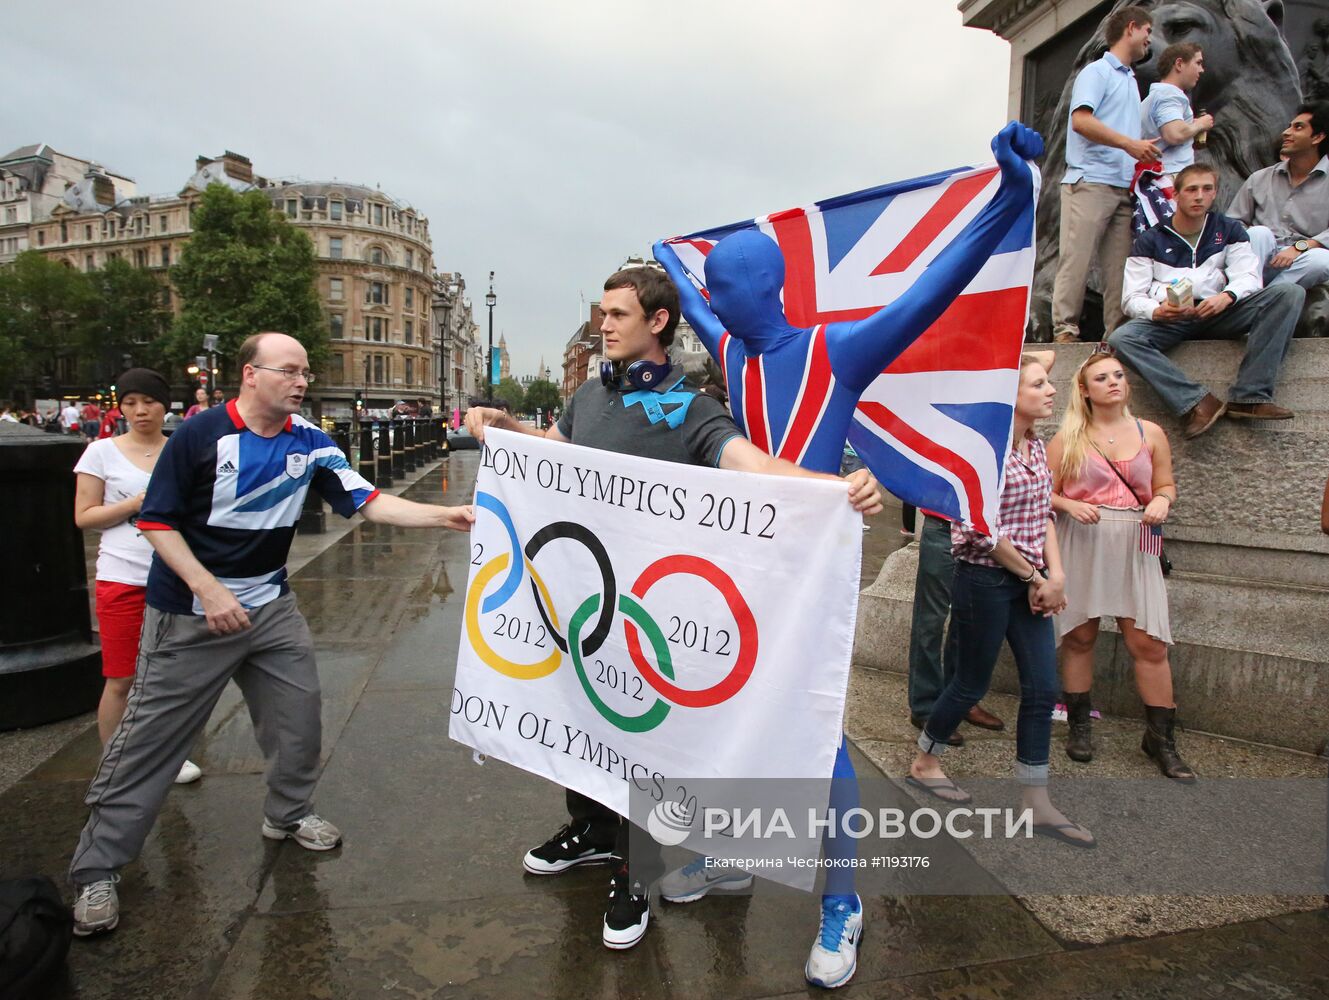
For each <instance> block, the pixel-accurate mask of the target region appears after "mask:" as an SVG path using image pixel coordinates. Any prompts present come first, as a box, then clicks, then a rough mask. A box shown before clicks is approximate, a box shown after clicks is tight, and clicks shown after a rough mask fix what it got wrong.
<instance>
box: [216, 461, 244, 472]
mask: <svg viewBox="0 0 1329 1000" xmlns="http://www.w3.org/2000/svg"><path fill="white" fill-rule="evenodd" d="M239 471H240V470H239V469H237V468H236V467H235V463H234V462H232V461H231V460H230V459H229V458H228V459H227V460H226V462H225V464H223V465H222V467H221V468H220V469H218V470H217V475H219V476H221V475H225V474H226V473H230V474H231V475H235V474H236V473H237V472H239Z"/></svg>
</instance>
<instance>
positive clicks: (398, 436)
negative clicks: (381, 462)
mask: <svg viewBox="0 0 1329 1000" xmlns="http://www.w3.org/2000/svg"><path fill="white" fill-rule="evenodd" d="M405 437H406V436H405V435H404V434H403V433H402V428H401V421H400V420H398V421H395V422H389V427H388V438H389V449H390V450H389V452H388V454H389V455H390V456H391V457H390V459H389V461H390V462H391V463H392V475H393V477H394V478H396V479H404V478H405V477H406V440H405ZM379 444H380V445H381V444H382V439H381V438H380V439H379Z"/></svg>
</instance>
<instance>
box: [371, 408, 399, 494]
mask: <svg viewBox="0 0 1329 1000" xmlns="http://www.w3.org/2000/svg"><path fill="white" fill-rule="evenodd" d="M394 465H395V463H394V462H393V461H392V430H391V428H389V427H388V425H387V422H386V421H385V422H383V423H380V424H379V425H378V477H377V482H376V483H375V485H377V486H380V487H383V486H391V485H392V476H393V472H394ZM397 475H399V476H400V475H401V473H400V472H398V473H397Z"/></svg>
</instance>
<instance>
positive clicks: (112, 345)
mask: <svg viewBox="0 0 1329 1000" xmlns="http://www.w3.org/2000/svg"><path fill="white" fill-rule="evenodd" d="M87 278H88V281H89V283H90V285H91V286H92V290H93V312H92V314H91V315H90V316H89V318H88V322H87V323H85V324H83V327H82V333H83V340H84V352H83V356H84V359H85V361H86V362H87V364H88V367H89V368H90V375H91V378H92V381H93V382H94V383H95V384H103V383H107V382H110V381H112V380H113V379H114V378H115V376H116V375H117V374H119V373H120V372H121V371H123V370H124V369H125V368H127V367H129V366H130V365H154V366H155V365H160V364H161V362H162V360H163V358H162V349H163V346H164V345H163V344H162V343H161V341H160V338H161V335H162V332H163V331H164V330H165V329H166V323H167V316H168V314H167V312H166V310H165V309H164V308H163V306H162V288H163V286H162V284H161V282H159V281H158V280H157V279H156V278H154V277H153V276H152V274H151V273H150V272H148V271H147V270H144V269H143V268H138V267H133V266H131V265H129V264H127V263H125V262H124V261H123V260H121V259H120V258H118V257H113V258H111V259H110V260H108V261H107V262H106V266H105V267H104V268H102V269H101V270H100V271H93V272H92V273H91V274H89V275H88V276H87ZM126 362H128V363H126Z"/></svg>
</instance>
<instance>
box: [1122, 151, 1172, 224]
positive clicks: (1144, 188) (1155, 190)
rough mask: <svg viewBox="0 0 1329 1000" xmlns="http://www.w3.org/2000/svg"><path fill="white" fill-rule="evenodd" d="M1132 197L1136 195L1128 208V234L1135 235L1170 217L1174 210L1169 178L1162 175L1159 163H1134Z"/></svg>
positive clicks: (1161, 165)
mask: <svg viewBox="0 0 1329 1000" xmlns="http://www.w3.org/2000/svg"><path fill="white" fill-rule="evenodd" d="M1131 194H1132V195H1134V196H1135V202H1134V204H1133V205H1132V207H1131V232H1133V233H1134V234H1135V235H1136V236H1139V235H1140V234H1141V233H1143V232H1144V231H1145V230H1147V229H1149V228H1150V227H1151V226H1155V225H1157V224H1158V223H1160V222H1162V221H1164V220H1165V219H1170V218H1172V215H1173V213H1174V212H1176V210H1177V200H1176V199H1177V196H1176V192H1175V191H1174V190H1173V187H1172V178H1171V177H1170V176H1168V175H1167V174H1165V173H1163V164H1162V163H1137V164H1136V165H1135V178H1134V180H1133V181H1132V182H1131Z"/></svg>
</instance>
